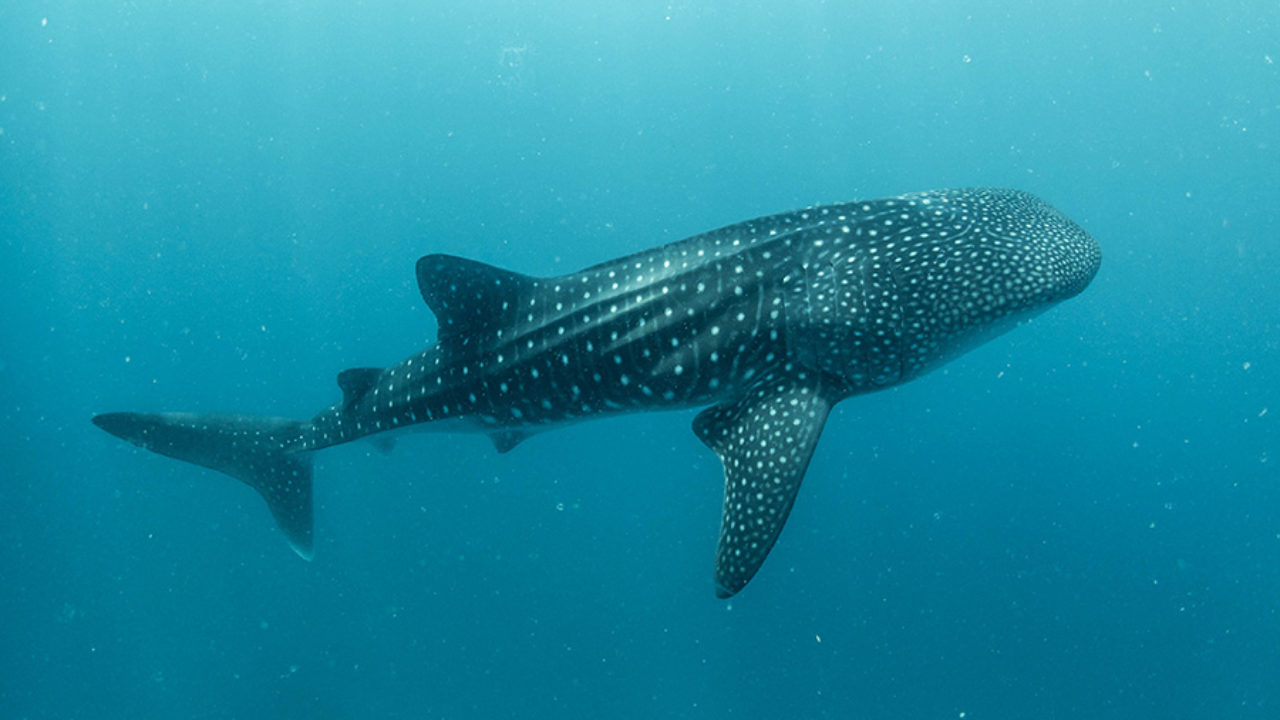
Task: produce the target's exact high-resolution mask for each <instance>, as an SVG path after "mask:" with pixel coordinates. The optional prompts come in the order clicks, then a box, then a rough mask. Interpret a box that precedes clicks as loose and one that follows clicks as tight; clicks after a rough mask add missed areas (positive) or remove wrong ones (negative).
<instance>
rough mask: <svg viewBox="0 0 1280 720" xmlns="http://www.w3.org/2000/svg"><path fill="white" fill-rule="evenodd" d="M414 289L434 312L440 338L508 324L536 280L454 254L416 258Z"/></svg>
mask: <svg viewBox="0 0 1280 720" xmlns="http://www.w3.org/2000/svg"><path fill="white" fill-rule="evenodd" d="M417 269H418V290H419V291H421V292H422V299H423V300H425V301H426V302H427V307H429V308H431V312H433V313H435V314H436V320H437V321H438V322H439V325H440V338H441V339H445V338H448V337H451V336H453V335H460V334H465V333H472V332H476V331H483V330H485V329H487V328H491V327H502V326H504V325H506V324H509V322H510V319H511V318H512V317H513V316H514V315H515V313H516V311H517V309H518V308H517V305H518V301H519V300H520V299H521V298H524V297H528V295H529V292H530V290H531V289H532V288H533V287H534V286H535V285H536V284H537V282H538V281H537V280H535V279H534V278H532V277H529V276H528V275H521V274H520V273H515V272H511V271H510V270H503V269H502V268H497V267H494V266H492V265H486V264H485V263H482V262H476V261H475V260H468V259H466V258H460V257H456V256H454V255H427V256H425V257H423V258H421V259H420V260H418V268H417Z"/></svg>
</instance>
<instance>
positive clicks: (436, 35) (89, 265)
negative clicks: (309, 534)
mask: <svg viewBox="0 0 1280 720" xmlns="http://www.w3.org/2000/svg"><path fill="white" fill-rule="evenodd" d="M1278 61H1280V6H1277V5H1276V4H1275V3H1274V2H1273V1H1271V2H1261V1H1260V2H1253V1H1246V2H1185V3H1184V2H1169V1H1167V0H1166V1H1165V2H1142V1H1135V2H1120V3H1115V2H1099V1H1098V0H1086V1H1084V2H1079V3H1058V2H1044V1H1041V0H1035V1H1033V2H1022V3H1000V2H973V3H969V2H964V3H962V2H943V1H940V0H935V1H933V2H929V1H925V0H908V1H907V2H893V3H891V2H848V3H840V2H825V3H822V2H796V3H780V2H778V3H767V2H745V3H730V2H725V1H724V0H714V1H712V2H707V3H668V2H606V3H599V2H582V1H581V0H571V1H569V2H557V3H546V2H513V1H512V0H492V1H491V0H478V1H477V2H468V3H465V4H464V3H430V2H407V1H401V2H379V1H376V0H375V1H371V2H359V3H338V2H331V1H329V0H322V1H321V2H317V3H299V2H269V3H268V2H255V3H194V2H180V1H178V2H158V1H150V0H134V1H128V2H118V1H110V0H107V1H105V2H95V3H84V2H34V1H32V0H9V2H6V3H5V4H4V6H3V7H0V303H2V304H0V333H2V336H3V338H4V341H3V342H4V344H3V346H2V347H0V378H3V381H4V382H3V385H2V386H0V458H3V464H2V470H3V472H2V473H0V476H2V479H0V717H4V718H33V719H34V718H110V717H128V718H137V719H145V718H473V717H474V718H543V717H545V718H552V717H554V718H564V717H612V718H654V717H679V718H778V717H794V718H866V719H881V718H883V719H898V718H930V719H937V720H946V719H958V718H964V719H966V720H984V719H988V718H991V719H996V718H999V719H1009V718H1089V719H1090V720H1098V719H1105V718H1117V719H1119V718H1124V719H1126V720H1128V719H1130V718H1157V717H1159V718H1184V719H1192V718H1205V719H1214V720H1218V719H1221V718H1260V719H1261V718H1280V612H1278V608H1280V449H1278V448H1277V439H1278V438H1280V430H1278V427H1277V423H1278V422H1280V281H1278V280H1277V277H1278V273H1277V271H1278V270H1280V202H1278V201H1280V64H1277V62H1278ZM966 185H989V186H1007V187H1016V188H1020V189H1024V190H1028V191H1031V192H1034V193H1036V194H1038V195H1040V196H1042V197H1044V198H1046V199H1047V200H1049V201H1050V202H1051V203H1053V204H1054V205H1055V206H1057V207H1058V208H1060V209H1061V210H1063V211H1064V212H1065V213H1066V214H1068V215H1069V216H1070V217H1072V218H1073V219H1075V220H1076V221H1077V222H1079V223H1080V224H1082V225H1083V226H1084V227H1085V228H1087V229H1088V230H1089V231H1090V232H1091V233H1092V234H1093V235H1094V236H1095V237H1096V238H1097V239H1098V240H1099V242H1100V243H1101V244H1102V247H1103V254H1104V260H1103V267H1102V271H1101V272H1100V273H1099V275H1098V277H1097V278H1096V280H1095V281H1094V283H1093V285H1092V286H1091V287H1090V288H1089V289H1088V290H1087V291H1086V292H1085V293H1084V294H1083V295H1081V296H1080V297H1078V298H1075V299H1073V300H1070V301H1068V302H1066V303H1064V304H1063V305H1061V306H1059V307H1057V308H1055V309H1053V310H1051V311H1050V312H1048V313H1046V314H1045V315H1042V316H1040V317H1039V318H1037V319H1036V320H1035V321H1034V322H1033V323H1031V324H1029V325H1027V326H1025V327H1022V328H1019V329H1017V330H1016V331H1014V332H1012V333H1010V334H1008V335H1005V336H1002V337H1000V338H998V339H996V340H994V341H992V342H991V343H989V344H987V345H985V346H983V347H982V348H980V349H978V350H975V351H974V352H972V353H970V354H969V355H967V356H965V357H963V358H961V359H960V360H957V361H956V362H954V363H952V364H951V365H949V366H947V367H946V368H945V369H943V370H940V371H937V372H935V373H933V374H931V375H929V376H927V377H925V378H922V379H920V380H918V381H915V382H913V383H910V384H908V385H904V386H901V387H899V388H897V389H894V390H891V391H886V392H883V393H880V394H876V395H870V396H862V397H857V398H852V399H850V400H848V401H846V402H844V403H842V404H841V405H840V406H839V407H838V408H837V410H836V411H835V412H834V413H833V415H832V417H831V419H830V421H829V422H828V424H827V427H826V430H825V433H824V436H823V439H822V442H821V444H820V445H819V447H818V452H817V455H816V457H815V459H814V462H813V465H812V466H811V468H810V470H809V473H808V476H807V478H806V480H805V484H804V486H803V487H802V488H801V492H800V496H799V499H798V501H797V505H796V508H795V511H794V512H793V514H792V516H791V519H790V522H789V523H788V527H787V529H786V530H785V531H784V533H783V535H782V538H781V540H780V541H779V543H778V545H777V546H776V548H775V549H774V551H773V553H772V555H771V557H770V558H769V560H768V561H767V562H766V563H765V565H764V568H763V569H762V571H761V572H760V574H759V575H758V576H757V577H756V578H755V580H754V581H753V582H752V583H751V584H750V585H749V586H748V587H747V588H746V590H745V591H743V592H742V593H741V594H740V595H738V596H736V597H734V598H732V599H731V600H729V601H722V600H717V599H716V598H715V596H714V594H713V587H712V583H711V560H712V551H713V548H714V545H715V541H716V535H717V531H718V524H719V512H720V502H721V493H722V480H721V471H720V467H719V462H718V460H717V459H716V457H715V456H714V455H713V454H712V453H711V452H710V451H708V450H707V449H706V448H705V447H703V446H702V444H701V443H700V442H699V441H698V440H697V439H696V438H695V437H694V435H693V434H692V433H691V432H690V430H689V424H690V421H691V419H692V416H693V413H692V412H682V413H670V414H647V415H634V416H628V417H622V418H616V419H610V420H605V421H600V422H596V423H589V424H583V425H579V426H574V427H571V428H566V429H562V430H558V431H556V432H553V433H547V434H545V435H540V436H538V437H536V438H533V439H531V440H529V441H528V442H526V443H524V444H523V445H521V446H520V447H519V448H517V449H516V450H515V451H513V452H511V453H509V454H505V455H497V454H495V453H494V452H493V449H492V447H491V446H490V444H489V443H488V442H487V441H486V440H485V439H484V438H483V437H478V436H455V435H437V434H430V435H422V436H418V437H412V438H405V439H402V440H401V441H400V442H399V445H398V447H397V449H396V450H395V452H394V453H392V454H390V455H385V456H384V455H382V454H380V453H378V452H377V451H376V450H374V449H372V448H371V447H370V446H369V444H368V443H355V444H352V445H347V446H343V447H340V448H335V449H332V450H328V451H325V452H323V453H320V454H318V455H317V467H316V531H317V547H316V552H315V559H314V561H313V562H310V563H306V562H303V561H301V560H299V559H298V558H297V557H296V556H295V555H294V553H292V552H291V551H290V550H289V548H288V546H287V545H286V543H285V542H284V540H283V538H282V536H281V535H280V534H279V532H278V531H277V530H276V529H275V528H274V525H273V523H272V520H271V518H270V516H269V515H268V513H267V512H266V509H265V506H264V505H263V504H262V502H261V500H260V499H259V498H258V497H257V496H256V495H255V494H254V493H253V492H252V491H250V490H249V489H247V488H246V487H244V486H243V485H241V484H239V483H237V482H235V481H234V480H231V479H229V478H227V477H224V476H222V475H218V474H216V473H213V472H211V471H207V470H203V469H200V468H196V467H193V466H189V465H185V464H182V463H178V462H175V461H173V460H169V459H167V458H162V457H159V456H155V455H151V454H149V453H146V452H144V451H141V450H138V449H135V448H133V447H132V446H128V445H126V444H125V443H122V442H120V441H118V440H117V439H115V438H113V437H111V436H109V435H107V434H105V433H103V432H101V431H99V430H98V429H97V428H95V427H93V426H92V425H91V424H90V423H89V418H90V416H92V415H93V414H94V413H98V412H104V411H111V410H146V411H154V410H192V411H203V412H210V411H225V412H252V413H259V414H272V415H282V416H291V417H307V416H310V415H311V414H312V413H314V412H315V411H317V410H318V409H320V408H321V407H324V406H326V405H327V404H329V403H331V402H333V401H334V400H336V399H337V397H338V389H337V387H336V384H335V382H334V378H335V376H336V374H337V372H338V371H340V370H342V369H344V368H348V367H357V366H381V365H386V364H388V363H392V362H395V361H398V360H400V359H402V358H403V357H405V356H407V355H409V354H410V353H412V352H415V351H417V350H418V349H420V348H421V347H422V346H423V345H424V344H426V343H427V342H429V341H430V340H431V339H432V338H433V337H434V335H435V320H434V318H433V317H432V315H431V313H430V312H429V311H428V310H427V308H426V307H425V305H424V304H423V303H422V301H421V299H420V297H419V296H418V292H417V288H416V284H415V281H414V275H413V263H414V261H415V260H416V259H417V258H418V257H419V256H420V255H423V254H426V253H428V252H447V253H454V254H459V255H464V256H467V257H472V258H476V259H479V260H483V261H485V262H490V263H494V264H497V265H500V266H503V267H508V268H511V269H514V270H519V271H522V272H527V273H532V274H554V273H560V272H567V271H570V270H574V269H576V268H579V267H583V266H586V265H589V264H592V263H595V262H598V261H601V260H605V259H608V258H610V257H614V256H616V255H620V254H623V253H627V252H631V251H635V250H639V249H643V248H646V247H649V246H652V245H656V244H659V243H663V242H668V241H671V240H675V239H678V238H681V237H684V236H687V235H692V234H694V233H698V232H701V231H704V230H708V229H711V228H714V227H717V226H720V225H724V224H727V223H731V222H736V221H739V220H743V219H747V218H750V217H754V216H758V215H763V214H767V213H772V212H777V211H782V210H788V209H792V208H796V207H801V206H805V205H809V204H812V203H822V202H837V201H845V200H850V199H855V198H875V197H880V196H885V195H893V194H898V193H902V192H908V191H914V190H923V189H929V188H939V187H951V186H966Z"/></svg>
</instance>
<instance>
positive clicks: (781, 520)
mask: <svg viewBox="0 0 1280 720" xmlns="http://www.w3.org/2000/svg"><path fill="white" fill-rule="evenodd" d="M819 381H820V378H819V377H818V376H816V375H814V374H812V373H806V372H797V373H796V374H795V375H793V376H783V377H777V378H772V379H770V380H769V382H768V383H766V384H762V385H761V386H758V387H757V388H755V389H753V390H752V391H751V393H750V394H748V395H746V396H744V397H742V398H740V399H738V400H737V401H736V402H734V403H733V404H729V405H717V406H715V407H711V408H708V409H706V410H704V411H703V412H702V413H700V414H699V415H698V417H697V418H696V419H695V420H694V422H693V430H694V432H695V433H697V434H698V437H699V438H701V439H702V442H704V443H706V444H707V446H708V447H710V448H711V449H712V450H715V451H716V454H718V455H719V456H720V460H721V462H723V463H724V514H723V516H722V519H721V523H720V542H719V545H718V546H717V547H716V570H715V582H716V595H717V596H718V597H722V598H727V597H730V596H732V595H733V594H734V593H737V592H738V591H739V590H741V589H742V588H743V587H744V586H745V585H746V584H747V582H748V581H750V580H751V578H752V576H754V575H755V574H756V571H757V570H759V569H760V565H761V564H762V563H764V559H765V557H766V556H767V555H768V554H769V550H770V549H771V548H772V547H773V544H774V542H775V541H776V540H777V539H778V533H780V532H782V526H783V525H784V524H785V523H786V522H787V515H789V514H790V513H791V505H792V504H793V503H794V502H795V499H796V492H797V491H798V490H799V489H800V481H801V479H803V478H804V472H805V469H806V468H808V467H809V459H810V458H811V457H812V456H813V449H814V447H815V446H816V445H817V443H818V437H819V436H820V435H821V434H822V426H823V425H824V424H825V423H826V421H827V414H828V413H829V412H830V410H831V406H832V405H833V404H834V402H833V401H831V400H829V399H828V398H827V397H825V396H824V395H823V393H822V388H821V384H820V382H819Z"/></svg>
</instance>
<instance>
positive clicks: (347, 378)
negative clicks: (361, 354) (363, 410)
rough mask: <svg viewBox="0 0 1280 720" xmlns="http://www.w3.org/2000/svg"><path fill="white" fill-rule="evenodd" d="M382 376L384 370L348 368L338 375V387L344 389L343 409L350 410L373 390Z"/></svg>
mask: <svg viewBox="0 0 1280 720" xmlns="http://www.w3.org/2000/svg"><path fill="white" fill-rule="evenodd" d="M380 375H382V368H369V367H363V368H348V369H346V370H343V371H342V372H340V373H338V387H339V388H341V389H342V407H343V409H348V408H350V407H351V406H352V405H354V404H355V403H356V401H358V400H359V399H360V398H362V397H364V394H365V393H367V392H369V391H370V390H372V389H373V386H374V385H376V384H377V383H378V377H379V376H380Z"/></svg>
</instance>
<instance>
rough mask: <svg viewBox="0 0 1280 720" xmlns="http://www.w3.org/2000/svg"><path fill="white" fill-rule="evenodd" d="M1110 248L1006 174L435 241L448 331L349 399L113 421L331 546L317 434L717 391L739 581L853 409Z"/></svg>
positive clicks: (713, 404)
mask: <svg viewBox="0 0 1280 720" xmlns="http://www.w3.org/2000/svg"><path fill="white" fill-rule="evenodd" d="M1100 261H1101V253H1100V250H1099V247H1098V244H1097V243H1096V242H1095V241H1094V240H1093V238H1091V237H1090V236H1089V235H1088V234H1087V233H1086V232H1085V231H1084V230H1082V229H1081V228H1080V227H1079V226H1077V225H1076V224H1074V223H1073V222H1071V221H1070V220H1068V219H1067V218H1066V217H1065V216H1063V215H1062V214H1061V213H1059V212H1058V211H1056V210H1054V209H1053V208H1052V207H1050V206H1049V205H1048V204H1046V203H1044V202H1043V201H1041V200H1039V199H1038V198H1035V197H1034V196H1031V195H1028V194H1026V193H1022V192H1017V191H1011V190H996V189H961V190H939V191H930V192H923V193H916V194H911V195H903V196H899V197H895V198H886V199H881V200H874V201H867V202H851V203H846V204H840V205H828V206H817V207H812V208H808V209H805V210H800V211H795V212H789V213H782V214H778V215H772V216H768V217H763V218H758V219H755V220H750V221H747V222H743V223H738V224H735V225H730V226H728V227H724V228H721V229H719V230H714V231H711V232H708V233H704V234H701V235H696V236H694V237H690V238H687V239H685V240H681V241H678V242H675V243H671V244H668V245H664V246H661V247H657V248H654V249H651V250H646V251H643V252H639V253H636V254H634V255H630V256H627V257H623V258H619V259H616V260H611V261H608V262H605V263H602V264H600V265H596V266H594V267H591V268H588V269H586V270H583V271H581V272H577V273H572V274H569V275H563V276H559V277H554V278H536V277H531V276H527V275H521V274H518V273H513V272H509V271H506V270H501V269H498V268H495V267H492V266H489V265H485V264H482V263H478V262H475V261H470V260H466V259H463V258H458V257H453V256H447V255H428V256H426V257H423V258H422V259H421V260H419V261H418V264H417V278H418V284H419V287H420V289H421V291H422V296H423V298H424V299H425V300H426V302H427V304H428V306H429V307H430V308H431V310H432V311H433V312H434V313H435V315H436V317H437V320H438V322H439V335H438V338H437V342H436V343H435V344H433V345H431V346H430V347H428V348H426V349H425V350H423V351H422V352H419V353H417V354H415V355H413V356H411V357H409V358H407V359H405V360H404V361H402V362H400V363H398V364H396V365H394V366H391V367H387V368H355V369H350V370H346V371H343V372H342V373H340V374H339V376H338V385H339V386H340V388H341V390H342V393H343V397H342V399H341V400H340V401H339V402H337V403H335V404H334V405H332V406H331V407H329V408H327V409H325V410H323V411H321V412H320V413H319V414H317V415H316V416H315V417H313V418H312V419H310V420H287V419H280V418H260V417H255V416H248V415H197V414H186V413H108V414H104V415H98V416H96V417H94V418H93V420H94V422H95V423H96V424H97V425H98V426H99V427H101V428H103V429H104V430H106V431H107V432H110V433H112V434H114V435H117V436H119V437H121V438H123V439H125V440H128V441H129V442H132V443H134V444H136V445H139V446H141V447H144V448H147V449H149V450H152V451H155V452H158V453H161V454H164V455H168V456H171V457H175V458H178V459H181V460H185V461H188V462H192V463H195V464H199V465H203V466H205V467H209V468H212V469H215V470H218V471H221V472H224V473H226V474H229V475H231V476H233V477H236V478H238V479H240V480H242V481H244V482H245V483H247V484H248V485H250V486H251V487H253V488H254V489H256V490H257V491H258V492H259V493H260V494H261V495H262V496H263V497H264V498H265V499H266V501H267V505H268V507H269V508H270V510H271V512H272V514H273V515H274V517H275V519H276V521H277V523H278V524H279V526H280V528H281V530H282V531H283V532H284V534H285V535H286V537H287V538H288V539H289V542H290V544H291V545H292V546H293V548H294V549H295V550H296V551H297V552H298V554H299V555H301V556H303V557H305V558H310V557H311V553H312V512H311V455H312V453H313V452H314V451H316V450H320V449H322V448H325V447H329V446H332V445H337V444H340V443H345V442H350V441H353V440H357V439H360V438H364V437H367V436H371V435H378V434H380V433H390V432H394V431H398V430H403V429H407V428H415V429H439V430H449V431H464V432H481V433H485V434H487V435H488V436H489V437H490V438H491V439H492V440H493V443H494V445H495V447H496V448H497V449H498V451H500V452H506V451H509V450H511V449H512V448H514V447H515V446H516V445H518V444H519V443H520V442H521V441H522V440H523V439H524V438H526V437H528V436H529V435H531V434H533V433H536V432H539V431H541V430H544V429H547V428H550V427H553V426H556V425H561V424H565V423H571V422H577V421H581V420H588V419H591V418H595V417H600V416H603V415H608V414H616V413H626V412H637V411H648V410H666V409H677V408H687V407H704V408H705V409H704V410H703V411H702V412H700V413H699V414H698V415H697V417H696V419H695V420H694V423H693V429H694V432H695V433H696V434H697V435H698V437H699V438H700V439H701V440H702V441H703V442H704V443H705V444H706V445H707V446H709V447H710V448H711V449H712V450H714V451H715V452H716V453H717V454H718V455H719V456H720V458H721V461H722V463H723V466H724V475H725V494H724V507H723V515H722V522H721V530H720V539H719V543H718V545H717V548H716V554H715V575H714V578H715V588H716V592H717V595H719V596H720V597H729V596H731V595H733V594H734V593H736V592H738V591H739V590H741V589H742V588H743V587H744V586H745V585H746V584H747V582H748V581H749V580H750V579H751V578H752V577H753V576H754V575H755V574H756V571H757V570H758V569H759V568H760V566H761V564H762V563H763V562H764V559H765V557H766V555H767V554H768V552H769V550H770V549H771V548H772V547H773V545H774V542H775V541H776V540H777V538H778V535H779V533H780V532H781V530H782V527H783V525H784V523H785V522H786V519H787V515H788V514H789V512H790V510H791V507H792V504H793V503H794V501H795V498H796V494H797V491H798V489H799V487H800V482H801V480H802V478H803V476H804V473H805V469H806V468H807V467H808V464H809V460H810V458H811V457H812V454H813V451H814V448H815V446H816V444H817V442H818V438H819V435H820V434H821V432H822V428H823V425H824V423H825V421H826V418H827V414H828V413H829V412H830V410H831V408H832V406H834V405H835V404H836V403H837V402H839V401H840V400H842V399H844V398H847V397H850V396H853V395H858V394H861V393H867V392H872V391H875V390H880V389H883V388H886V387H890V386H893V385H896V384H899V383H903V382H906V381H908V380H911V379H913V378H915V377H918V376H920V375H921V374H923V373H925V372H928V371H929V370H931V369H933V368H935V367H937V366H939V365H941V364H943V363H945V362H946V361H948V360H950V359H952V358H954V357H956V356H958V355H960V354H962V353H963V352H965V351H966V350H968V349H971V348H972V347H974V346H976V345H978V344H980V343H981V342H983V341H985V340H987V339H989V338H991V337H993V336H995V335H997V334H999V333H1001V332H1003V331H1005V330H1007V329H1009V328H1011V327H1013V326H1014V325H1016V324H1017V323H1018V322H1019V321H1021V320H1023V319H1026V318H1028V317H1029V316H1031V315H1034V314H1036V313H1039V312H1041V311H1043V310H1045V309H1047V308H1048V307H1050V306H1052V305H1053V304H1055V303H1057V302H1059V301H1061V300H1064V299H1066V298H1069V297H1071V296H1073V295H1076V294H1077V293H1079V292H1080V291H1081V290H1083V289H1084V288H1085V286H1086V285H1088V283H1089V282H1090V280H1092V278H1093V276H1094V274H1095V273H1096V272H1097V270H1098V267H1099V263H1100ZM418 426H421V427H420V428H418Z"/></svg>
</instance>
